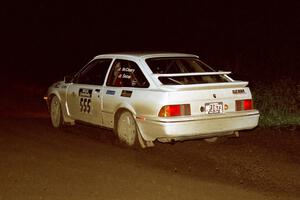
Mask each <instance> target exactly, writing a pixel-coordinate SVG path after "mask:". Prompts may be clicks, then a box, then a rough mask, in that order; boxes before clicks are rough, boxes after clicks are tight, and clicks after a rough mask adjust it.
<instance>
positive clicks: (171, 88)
mask: <svg viewBox="0 0 300 200" xmlns="http://www.w3.org/2000/svg"><path fill="white" fill-rule="evenodd" d="M247 85H248V82H247V81H232V82H225V83H204V84H191V85H161V86H160V89H162V90H166V91H186V90H204V89H221V88H241V87H246V86H247Z"/></svg>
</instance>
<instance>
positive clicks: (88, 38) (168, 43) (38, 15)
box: [0, 1, 300, 85]
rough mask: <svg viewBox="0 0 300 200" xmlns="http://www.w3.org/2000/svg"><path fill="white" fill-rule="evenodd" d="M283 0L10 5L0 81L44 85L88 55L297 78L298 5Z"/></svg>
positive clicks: (4, 14) (5, 12)
mask: <svg viewBox="0 0 300 200" xmlns="http://www.w3.org/2000/svg"><path fill="white" fill-rule="evenodd" d="M287 2H288V1H264V2H260V3H254V2H253V1H249V2H245V1H236V2H234V1H222V2H221V1H220V2H217V1H209V2H208V1H207V2H204V1H194V2H191V1H180V2H172V1H170V2H165V3H162V2H150V1H138V2H126V1H120V2H117V1H93V2H91V1H89V2H87V1H80V2H76V1H73V2H69V3H64V2H62V1H61V2H55V1H39V2H35V3H33V2H30V3H29V2H27V1H22V2H11V3H6V4H3V3H2V4H3V5H1V7H0V9H1V10H0V11H1V20H2V22H1V35H2V36H1V40H2V41H1V49H2V51H1V54H2V55H1V56H2V59H1V70H2V76H3V78H2V80H3V79H4V80H5V79H13V80H16V79H19V80H27V81H32V82H35V83H39V84H43V85H47V84H50V83H52V82H54V81H56V80H58V79H61V78H62V77H63V75H65V74H68V73H70V72H73V71H76V70H77V69H79V68H81V67H82V66H83V65H84V64H85V63H86V62H87V61H88V60H89V59H91V58H92V57H93V56H95V55H97V54H101V53H110V52H120V51H143V50H145V51H175V52H186V53H193V54H197V55H199V56H200V58H201V59H202V60H203V61H205V62H206V63H208V64H209V65H211V66H213V67H214V68H216V69H223V70H230V71H233V72H234V74H235V77H236V78H238V79H245V80H250V81H255V80H264V79H268V80H274V79H275V80H277V79H280V78H286V77H290V78H293V79H296V80H297V79H299V77H300V73H299V72H298V68H299V67H300V66H299V65H300V57H299V55H298V52H299V51H298V50H299V47H300V37H299V33H300V17H299V16H300V15H299V8H300V7H299V6H298V4H296V3H293V4H292V3H287Z"/></svg>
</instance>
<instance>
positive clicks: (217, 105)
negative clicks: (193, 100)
mask: <svg viewBox="0 0 300 200" xmlns="http://www.w3.org/2000/svg"><path fill="white" fill-rule="evenodd" d="M205 111H206V114H221V113H223V103H222V102H214V103H206V104H205Z"/></svg>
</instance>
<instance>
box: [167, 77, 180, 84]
mask: <svg viewBox="0 0 300 200" xmlns="http://www.w3.org/2000/svg"><path fill="white" fill-rule="evenodd" d="M168 79H169V80H170V81H173V82H175V83H178V84H179V85H184V84H183V83H182V82H180V81H177V80H175V79H172V78H168Z"/></svg>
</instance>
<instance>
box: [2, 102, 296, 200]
mask: <svg viewBox="0 0 300 200" xmlns="http://www.w3.org/2000/svg"><path fill="white" fill-rule="evenodd" d="M6 108H7V107H6ZM28 108H32V109H31V110H32V112H25V111H24V110H26V109H25V108H24V107H23V106H20V107H19V109H18V110H19V112H15V114H8V113H5V112H2V114H1V117H0V180H1V181H0V200H8V199H68V200H72V199H80V200H82V199H91V200H94V199H172V200H174V199H205V200H210V199H212V200H213V199H214V200H215V199H217V200H218V199H220V200H221V199H222V200H226V199H243V200H244V199H246V200H247V199H255V200H258V199H284V200H286V199H300V130H299V128H298V129H293V130H289V129H260V128H258V129H256V130H254V131H248V132H243V133H241V136H240V138H223V139H221V140H219V141H217V142H216V143H213V144H208V143H206V142H204V141H202V140H195V141H186V142H182V143H176V144H175V145H171V144H161V143H156V146H155V147H154V148H150V149H146V150H134V149H127V148H121V147H119V146H116V145H114V144H112V142H111V141H112V140H113V137H112V134H111V132H110V131H108V130H102V129H98V128H94V127H93V128H91V127H86V126H82V125H76V126H74V127H66V128H63V129H54V128H52V127H51V124H50V119H49V118H48V117H47V114H46V112H45V110H43V109H44V108H43V106H33V107H32V106H28ZM6 110H7V109H6ZM27 110H29V109H27Z"/></svg>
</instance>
